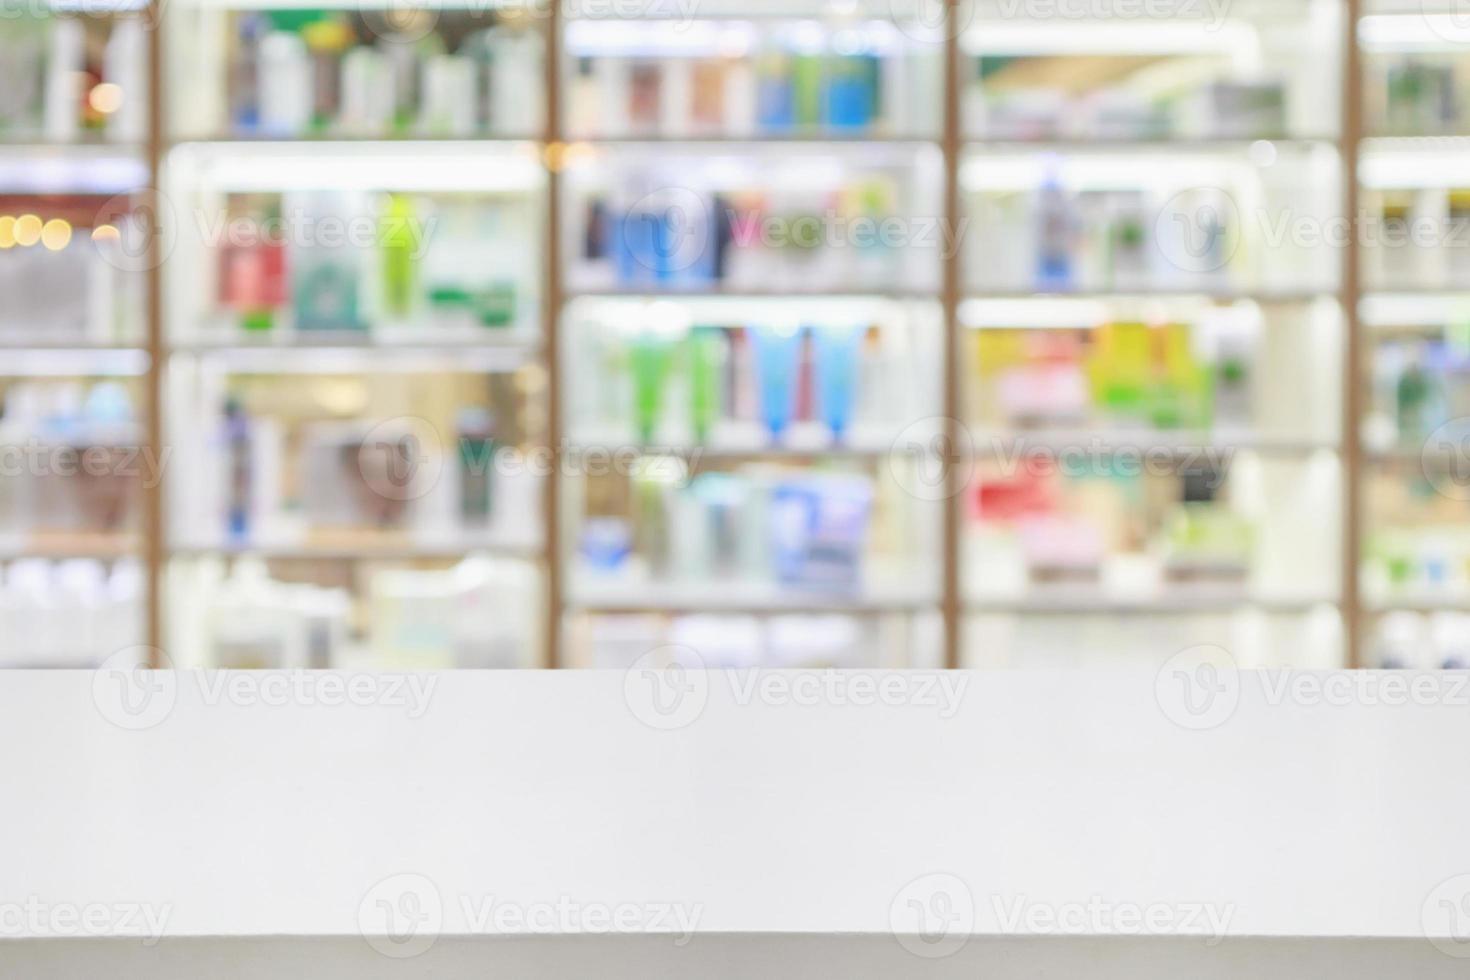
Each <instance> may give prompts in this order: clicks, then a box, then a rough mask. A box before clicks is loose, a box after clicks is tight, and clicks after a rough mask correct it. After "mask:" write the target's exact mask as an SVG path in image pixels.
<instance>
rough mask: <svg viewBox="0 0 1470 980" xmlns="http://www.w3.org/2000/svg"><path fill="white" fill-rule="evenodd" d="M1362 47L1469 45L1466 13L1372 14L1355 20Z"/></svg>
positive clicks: (1469, 24) (1468, 20)
mask: <svg viewBox="0 0 1470 980" xmlns="http://www.w3.org/2000/svg"><path fill="white" fill-rule="evenodd" d="M1358 42H1359V43H1360V44H1362V46H1363V47H1365V48H1370V49H1372V48H1377V49H1384V50H1394V49H1403V48H1450V47H1454V46H1456V45H1461V44H1465V43H1467V42H1470V12H1459V13H1419V12H1415V13H1403V14H1374V15H1371V16H1368V17H1364V18H1363V19H1362V20H1360V21H1358Z"/></svg>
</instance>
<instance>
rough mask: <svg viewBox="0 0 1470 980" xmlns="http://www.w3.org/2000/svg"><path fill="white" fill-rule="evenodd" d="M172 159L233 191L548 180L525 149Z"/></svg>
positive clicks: (446, 147) (200, 146) (330, 149)
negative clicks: (190, 165) (185, 164)
mask: <svg viewBox="0 0 1470 980" xmlns="http://www.w3.org/2000/svg"><path fill="white" fill-rule="evenodd" d="M174 154H175V155H176V156H177V157H179V158H181V159H180V161H179V162H186V163H188V164H192V165H193V166H194V167H196V168H197V173H198V174H199V175H200V176H199V179H200V181H201V182H202V183H204V184H207V185H209V186H213V187H216V188H220V189H224V190H236V191H253V190H259V191H266V190H285V189H291V188H309V189H316V188H332V189H334V190H383V189H392V190H403V191H414V190H422V191H434V190H444V191H453V190H459V191H530V190H535V189H536V188H539V187H541V186H542V184H543V182H544V179H545V173H544V171H543V170H542V169H541V165H540V162H539V160H538V158H537V155H536V150H535V147H534V146H533V145H532V144H530V143H518V144H512V145H490V144H481V145H478V146H476V145H475V144H465V145H458V144H444V143H432V142H404V143H397V142H383V143H373V142H366V143H336V144H333V143H214V144H209V143H195V144H186V145H184V146H180V147H177V148H176V149H175V150H174ZM171 162H172V161H171Z"/></svg>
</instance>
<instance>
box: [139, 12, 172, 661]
mask: <svg viewBox="0 0 1470 980" xmlns="http://www.w3.org/2000/svg"><path fill="white" fill-rule="evenodd" d="M166 13H167V8H166V4H165V0H151V2H150V3H149V5H148V7H147V8H146V10H144V11H143V13H142V15H141V16H143V17H145V18H146V23H145V27H148V28H150V29H149V30H148V68H147V79H148V136H147V143H146V154H147V166H148V189H147V198H148V199H147V202H146V203H145V205H144V207H145V212H144V218H145V220H147V221H148V222H149V227H148V229H147V243H146V247H147V261H146V262H145V267H146V272H145V276H146V285H145V289H144V303H145V310H144V313H145V320H146V323H147V330H148V336H147V348H148V373H147V374H146V376H145V378H144V384H145V386H146V389H147V390H146V392H145V394H144V397H143V405H144V412H145V414H146V415H147V418H146V420H145V426H146V429H145V435H144V441H145V443H146V445H145V449H144V451H145V452H148V453H152V454H154V458H155V459H157V460H158V461H159V462H160V464H162V462H163V461H164V460H165V459H167V458H168V457H167V456H166V455H165V454H164V445H163V439H164V427H163V370H164V336H163V322H164V316H163V259H164V251H163V241H162V235H163V221H162V211H161V208H162V207H164V205H165V202H164V201H163V197H162V188H161V183H162V179H161V175H162V170H163V148H164V125H165V121H164V105H165V103H164V92H163V84H164V70H163V57H164V36H163V33H164V26H163V21H164V16H165V14H166ZM155 475H156V476H157V479H156V480H155V481H154V484H153V486H145V487H143V521H142V525H143V526H142V532H143V562H144V568H145V576H144V594H145V598H144V602H145V603H146V610H145V613H144V622H145V632H144V635H145V636H146V637H147V641H146V642H147V644H148V647H149V661H150V664H149V665H150V666H152V667H162V666H163V663H162V657H161V656H160V651H162V649H163V640H164V634H165V625H164V621H163V615H164V612H163V581H164V563H165V561H166V559H167V554H166V552H165V540H166V535H167V529H166V527H165V523H166V515H167V511H166V509H165V506H164V482H165V481H164V479H163V469H162V466H161V465H160V467H159V468H158V470H157V473H156V474H155Z"/></svg>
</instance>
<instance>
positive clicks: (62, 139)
mask: <svg viewBox="0 0 1470 980" xmlns="http://www.w3.org/2000/svg"><path fill="white" fill-rule="evenodd" d="M43 6H44V5H43ZM4 27H5V29H4V30H3V31H0V89H3V90H4V92H5V98H3V99H0V139H5V140H10V141H17V142H19V141H45V142H50V143H74V142H80V141H84V140H89V139H101V140H107V141H110V142H117V143H138V142H141V141H142V140H143V138H144V136H145V135H146V133H147V125H148V89H147V86H146V81H145V80H146V74H145V68H146V65H147V37H146V34H145V31H146V30H147V25H146V24H145V22H144V20H143V19H142V18H141V17H139V16H122V17H118V18H114V19H104V18H101V17H89V16H71V17H60V16H50V17H48V16H27V15H26V12H25V10H24V9H22V8H21V7H19V6H16V7H13V8H11V9H10V10H8V11H7V13H6V17H5V24H4Z"/></svg>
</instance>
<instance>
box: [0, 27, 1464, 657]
mask: <svg viewBox="0 0 1470 980" xmlns="http://www.w3.org/2000/svg"><path fill="white" fill-rule="evenodd" d="M28 2H30V3H31V5H30V6H24V5H22V6H20V7H16V8H15V9H14V10H12V9H11V7H9V6H7V8H6V9H7V14H10V13H14V14H15V16H8V15H7V16H6V17H5V18H4V19H3V20H0V74H3V76H4V79H3V81H4V84H0V140H3V142H4V148H5V151H4V153H3V155H0V284H3V288H0V664H4V665H8V666H86V665H92V664H96V663H100V662H102V661H104V660H107V659H108V658H121V659H123V660H127V659H132V660H137V661H140V662H154V663H158V664H175V665H179V666H227V667H383V668H389V667H395V668H401V667H539V666H575V667H622V666H627V665H628V664H630V663H632V662H633V661H635V660H636V659H638V658H639V657H641V656H643V655H645V654H647V653H648V652H649V651H651V650H655V649H659V648H664V647H670V648H675V649H686V650H693V651H697V654H698V659H699V661H700V662H703V663H705V664H707V665H710V666H716V665H727V664H729V665H747V664H766V665H779V666H813V665H835V666H873V667H878V666H927V667H932V666H946V665H948V666H974V667H1057V666H1081V665H1088V666H1099V665H1106V664H1139V663H1143V664H1152V663H1159V662H1162V661H1163V660H1165V659H1167V658H1168V657H1170V656H1171V655H1173V654H1175V653H1177V652H1178V651H1180V650H1182V649H1185V648H1187V647H1190V646H1196V645H1216V646H1221V647H1224V648H1226V649H1227V650H1229V651H1231V652H1232V654H1233V655H1234V657H1235V658H1236V660H1238V661H1239V662H1241V663H1242V664H1243V665H1246V666H1271V665H1298V666H1307V667H1331V666H1368V667H1375V666H1406V667H1453V666H1467V665H1470V649H1462V647H1470V521H1467V517H1470V514H1467V502H1470V457H1467V447H1470V443H1467V436H1470V421H1467V420H1470V177H1467V176H1466V175H1467V174H1470V21H1467V20H1466V19H1465V18H1464V17H1463V16H1462V15H1461V14H1460V13H1458V12H1457V11H1456V9H1455V7H1454V5H1453V4H1451V3H1447V4H1445V5H1444V7H1443V9H1442V10H1441V9H1440V8H1439V7H1437V6H1435V3H1434V2H1433V0H1426V2H1425V3H1420V2H1419V0H1398V2H1389V0H1361V2H1360V0H1353V2H1349V0H1270V2H1268V0H1232V2H1230V3H1228V4H1213V5H1212V4H1207V3H1203V2H1197V0H1178V2H1173V0H1158V2H1157V3H1154V4H1137V3H1132V2H1128V0H1086V2H1082V0H1078V2H1074V3H1069V2H1066V0H965V2H959V3H954V4H949V3H944V2H942V0H785V2H782V3H776V2H772V0H745V2H734V0H684V2H676V0H627V2H620V3H605V2H595V0H586V2H581V3H578V2H571V3H561V4H557V3H545V2H541V3H536V2H531V0H490V2H484V0H477V2H473V3H469V4H463V3H456V2H455V0H442V2H440V0H431V2H427V3H423V4H413V5H409V6H404V5H402V4H395V3H390V2H389V0H382V2H381V5H379V4H378V3H377V0H352V2H350V3H349V2H344V3H341V4H339V5H337V6H335V7H334V6H330V5H328V6H323V5H321V4H319V3H311V4H308V3H305V2H304V0H303V2H297V0H172V2H170V3H168V4H162V5H155V6H148V5H144V4H142V3H136V4H133V5H129V4H128V3H127V2H125V0H50V2H47V0H28ZM553 8H555V9H553ZM113 662H116V660H114V661H113Z"/></svg>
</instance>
